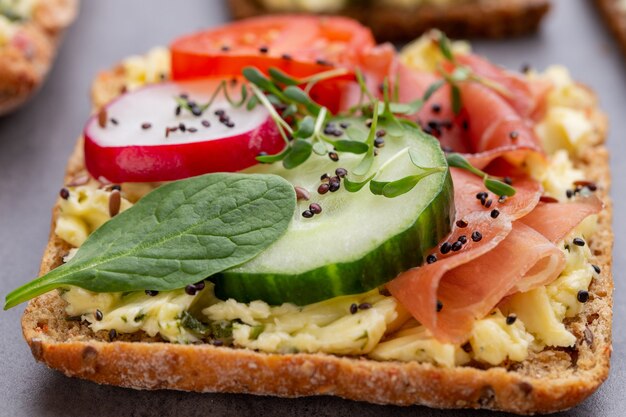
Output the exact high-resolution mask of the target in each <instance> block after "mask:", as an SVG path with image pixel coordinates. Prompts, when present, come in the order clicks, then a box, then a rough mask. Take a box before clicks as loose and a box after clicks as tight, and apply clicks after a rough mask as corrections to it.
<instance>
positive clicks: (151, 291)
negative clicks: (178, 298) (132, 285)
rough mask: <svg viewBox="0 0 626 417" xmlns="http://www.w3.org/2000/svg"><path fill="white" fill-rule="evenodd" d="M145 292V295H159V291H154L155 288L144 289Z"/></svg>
mask: <svg viewBox="0 0 626 417" xmlns="http://www.w3.org/2000/svg"><path fill="white" fill-rule="evenodd" d="M145 293H146V295H149V296H150V297H155V296H157V295H159V292H158V291H155V290H146V291H145Z"/></svg>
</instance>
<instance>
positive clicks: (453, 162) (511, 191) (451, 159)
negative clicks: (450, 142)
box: [446, 153, 515, 197]
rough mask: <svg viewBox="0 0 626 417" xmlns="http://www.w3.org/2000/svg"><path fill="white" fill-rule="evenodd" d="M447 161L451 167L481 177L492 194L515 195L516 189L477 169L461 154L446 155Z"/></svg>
mask: <svg viewBox="0 0 626 417" xmlns="http://www.w3.org/2000/svg"><path fill="white" fill-rule="evenodd" d="M446 160H447V161H448V166H450V167H455V168H461V169H464V170H466V171H469V172H471V173H472V174H474V175H476V176H478V177H481V178H482V179H483V183H484V184H485V187H486V188H487V189H488V190H489V191H491V192H492V193H494V194H496V195H499V196H502V195H505V196H507V197H512V196H514V195H515V188H513V187H511V186H510V185H508V184H506V183H505V182H503V181H500V180H498V179H496V178H494V177H491V176H489V175H488V174H487V173H486V172H484V171H481V170H480V169H478V168H476V167H475V166H473V165H472V164H471V163H470V162H469V161H468V160H467V159H465V158H464V157H463V156H462V155H461V154H458V153H449V154H447V155H446Z"/></svg>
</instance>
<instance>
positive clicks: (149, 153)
mask: <svg viewBox="0 0 626 417" xmlns="http://www.w3.org/2000/svg"><path fill="white" fill-rule="evenodd" d="M94 117H97V116H94ZM283 147H284V141H283V139H282V138H281V136H280V134H279V133H278V129H277V127H276V124H275V123H274V121H273V120H272V119H271V118H270V117H268V118H267V120H266V121H265V122H264V123H263V124H261V125H260V126H258V127H257V128H256V129H254V130H252V131H249V132H245V133H243V134H240V135H236V136H230V137H225V138H221V139H213V140H207V141H203V142H195V143H193V144H188V143H185V144H172V145H145V146H143V145H141V146H140V145H132V146H101V145H99V144H98V143H97V142H96V141H95V140H94V139H93V138H91V137H90V136H89V135H88V134H87V132H85V144H84V152H85V165H86V167H87V170H88V171H89V173H90V174H91V175H92V176H93V177H94V178H100V177H103V178H106V179H107V180H108V181H110V182H153V181H172V180H178V179H182V178H188V177H193V176H196V175H201V174H206V173H209V172H234V171H240V170H242V169H245V168H248V167H250V166H252V165H255V164H257V163H258V162H257V161H256V159H255V158H256V156H257V155H258V154H259V153H260V152H267V153H268V154H273V153H277V152H280V151H281V150H282V149H283Z"/></svg>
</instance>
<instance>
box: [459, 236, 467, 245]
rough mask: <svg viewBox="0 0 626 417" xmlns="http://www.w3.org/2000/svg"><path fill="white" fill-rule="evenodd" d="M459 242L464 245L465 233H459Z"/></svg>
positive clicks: (465, 240) (465, 241)
mask: <svg viewBox="0 0 626 417" xmlns="http://www.w3.org/2000/svg"><path fill="white" fill-rule="evenodd" d="M458 240H459V242H461V244H463V245H465V244H466V243H467V236H465V235H461V236H459V239H458Z"/></svg>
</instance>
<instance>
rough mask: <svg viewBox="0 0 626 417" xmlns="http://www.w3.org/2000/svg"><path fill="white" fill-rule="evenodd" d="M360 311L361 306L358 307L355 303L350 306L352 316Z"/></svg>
mask: <svg viewBox="0 0 626 417" xmlns="http://www.w3.org/2000/svg"><path fill="white" fill-rule="evenodd" d="M358 309H359V306H357V305H356V304H355V303H352V304H350V314H356V312H357V310H358Z"/></svg>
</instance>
